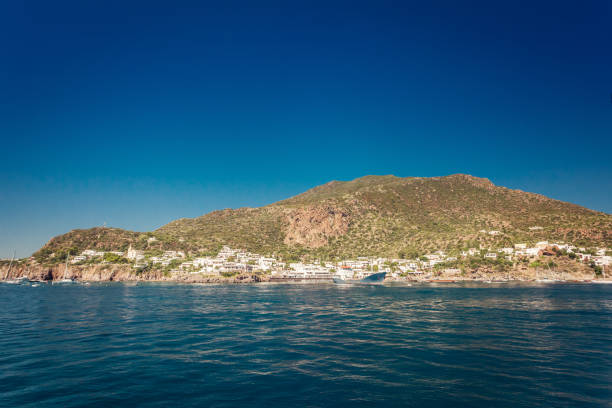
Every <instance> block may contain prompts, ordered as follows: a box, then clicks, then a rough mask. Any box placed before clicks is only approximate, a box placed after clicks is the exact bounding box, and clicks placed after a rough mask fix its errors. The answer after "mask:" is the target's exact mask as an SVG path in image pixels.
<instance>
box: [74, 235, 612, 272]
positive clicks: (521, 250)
mask: <svg viewBox="0 0 612 408" xmlns="http://www.w3.org/2000/svg"><path fill="white" fill-rule="evenodd" d="M553 248H555V249H556V250H564V251H566V252H567V253H574V254H575V255H576V258H577V259H579V260H580V261H583V262H594V263H595V264H596V265H598V266H609V265H610V264H612V257H611V256H609V255H606V253H607V252H609V251H606V249H598V250H597V251H596V252H595V254H591V253H586V249H585V248H577V247H576V246H573V245H569V244H559V243H549V242H548V241H542V242H538V243H537V244H535V245H534V246H528V245H527V244H515V245H514V246H513V247H507V248H500V249H498V250H490V249H488V248H485V247H482V246H481V247H480V248H470V249H468V250H466V251H463V252H461V253H460V254H459V255H457V256H450V255H447V254H446V253H445V252H443V251H437V252H435V253H432V254H427V255H424V256H422V257H420V258H419V259H390V258H377V257H358V258H356V259H347V260H342V261H338V262H315V263H302V262H296V263H289V264H286V263H284V262H281V261H279V260H277V259H276V258H273V257H265V256H262V255H259V254H254V253H250V252H247V251H243V250H238V249H232V248H230V247H228V246H224V247H223V248H222V249H221V251H220V252H219V253H218V254H217V256H214V257H212V256H208V257H197V258H188V257H187V256H186V255H185V253H184V252H182V251H165V252H164V253H163V254H162V255H160V256H147V255H146V254H145V252H144V251H141V250H135V249H133V248H131V247H130V248H129V249H128V250H127V251H126V252H120V251H118V252H117V251H114V252H112V254H115V255H119V256H123V257H125V258H127V259H128V260H129V261H131V262H132V263H133V267H134V268H139V267H143V266H145V265H147V264H152V265H161V266H164V267H167V266H169V265H172V267H173V269H172V270H171V272H172V273H176V274H205V275H219V274H223V273H248V272H254V271H262V272H268V273H271V275H272V276H273V277H278V278H284V279H330V278H331V277H332V276H341V277H343V278H354V279H359V278H363V277H365V276H367V275H369V274H372V273H375V272H387V273H388V274H389V275H390V276H393V277H397V276H399V275H404V276H409V275H414V276H418V275H421V274H426V273H428V272H431V270H432V268H434V267H435V266H436V265H438V264H444V263H451V262H453V261H457V258H458V257H461V258H469V257H479V258H481V257H484V258H485V259H489V260H497V259H498V258H499V259H502V258H503V259H505V260H507V261H511V262H513V261H516V260H519V259H522V258H523V259H524V258H534V257H538V256H542V255H552V253H550V251H551V250H552V249H553ZM104 255H105V252H102V251H95V250H86V251H83V252H82V253H81V254H80V255H79V256H75V257H73V258H72V260H71V262H73V263H78V262H82V261H85V260H88V259H90V258H94V257H101V258H103V257H104ZM173 261H175V262H173ZM444 271H445V273H446V274H453V273H460V272H461V271H460V270H459V269H453V268H446V269H445V270H444Z"/></svg>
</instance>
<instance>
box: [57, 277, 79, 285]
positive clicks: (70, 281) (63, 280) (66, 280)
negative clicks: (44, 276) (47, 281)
mask: <svg viewBox="0 0 612 408" xmlns="http://www.w3.org/2000/svg"><path fill="white" fill-rule="evenodd" d="M75 282H76V281H75V280H73V279H68V278H64V279H59V280H54V281H53V284H56V283H75Z"/></svg>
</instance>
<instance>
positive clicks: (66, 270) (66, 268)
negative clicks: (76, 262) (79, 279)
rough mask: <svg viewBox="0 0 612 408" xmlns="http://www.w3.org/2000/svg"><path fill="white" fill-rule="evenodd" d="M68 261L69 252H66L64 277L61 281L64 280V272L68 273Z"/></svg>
mask: <svg viewBox="0 0 612 408" xmlns="http://www.w3.org/2000/svg"><path fill="white" fill-rule="evenodd" d="M68 259H70V252H68V253H67V254H66V267H65V268H64V277H63V279H66V272H68Z"/></svg>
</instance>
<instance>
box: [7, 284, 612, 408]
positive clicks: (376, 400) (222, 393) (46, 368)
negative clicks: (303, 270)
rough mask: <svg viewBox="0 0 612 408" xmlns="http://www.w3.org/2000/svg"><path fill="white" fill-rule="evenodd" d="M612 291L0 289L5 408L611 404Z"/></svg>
mask: <svg viewBox="0 0 612 408" xmlns="http://www.w3.org/2000/svg"><path fill="white" fill-rule="evenodd" d="M610 286H612V285H594V284H591V285H578V284H576V285H570V284H567V285H565V284H563V285H562V284H548V285H531V286H530V285H513V284H506V285H497V286H496V285H477V284H465V285H453V284H445V285H415V286H393V285H385V286H334V285H299V284H254V285H218V286H213V285H208V286H196V285H179V284H155V283H145V284H142V283H141V284H121V283H106V284H91V285H89V286H84V285H70V284H69V285H41V286H39V287H31V286H28V285H8V284H0V406H7V407H14V406H15V407H16V406H20V407H50V406H53V407H76V406H87V407H95V406H130V407H131V406H160V407H162V406H163V407H167V406H181V407H183V406H185V407H191V406H204V407H234V406H240V407H243V406H248V407H275V408H276V407H321V406H338V407H340V406H350V407H361V406H372V407H373V406H377V407H378V406H415V407H416V406H419V407H458V406H470V407H492V406H496V407H604V406H608V407H609V406H612V403H611V401H612V378H611V375H612V287H610Z"/></svg>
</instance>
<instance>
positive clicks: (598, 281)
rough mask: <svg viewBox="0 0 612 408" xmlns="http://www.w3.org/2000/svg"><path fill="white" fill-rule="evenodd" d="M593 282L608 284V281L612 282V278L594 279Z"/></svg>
mask: <svg viewBox="0 0 612 408" xmlns="http://www.w3.org/2000/svg"><path fill="white" fill-rule="evenodd" d="M591 283H603V284H606V283H612V280H598V279H593V280H592V281H591Z"/></svg>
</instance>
